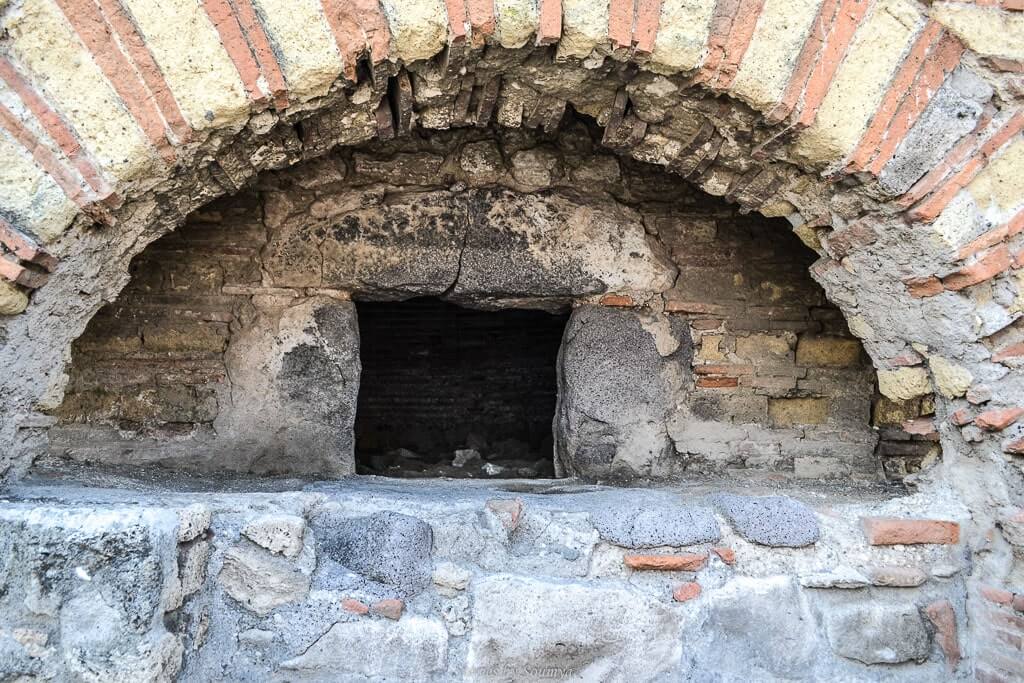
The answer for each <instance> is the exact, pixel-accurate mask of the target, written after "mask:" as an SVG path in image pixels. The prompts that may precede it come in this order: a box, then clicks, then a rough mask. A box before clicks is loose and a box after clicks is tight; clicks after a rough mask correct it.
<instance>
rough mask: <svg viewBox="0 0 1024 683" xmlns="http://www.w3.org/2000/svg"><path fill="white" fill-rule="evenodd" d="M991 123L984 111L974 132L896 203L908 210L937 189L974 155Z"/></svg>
mask: <svg viewBox="0 0 1024 683" xmlns="http://www.w3.org/2000/svg"><path fill="white" fill-rule="evenodd" d="M991 122H992V112H991V110H985V111H984V112H983V113H982V115H981V117H980V118H979V119H978V122H977V123H976V124H975V126H974V130H972V131H971V132H970V133H968V134H967V135H966V136H965V137H964V139H963V140H961V141H960V142H958V143H957V144H956V146H954V147H953V149H951V150H950V151H949V153H948V154H946V158H945V159H943V160H942V161H941V162H939V164H938V165H936V166H935V168H933V169H932V170H930V171H928V173H926V174H925V175H924V177H923V178H921V179H920V180H918V181H917V182H916V183H914V185H913V187H911V188H910V189H909V190H907V192H906V193H904V195H903V196H902V197H900V198H899V200H898V201H897V203H898V204H899V205H900V206H901V207H903V208H905V209H906V208H909V207H911V206H913V205H914V204H916V203H917V202H918V201H920V200H921V199H922V198H923V197H925V196H927V195H928V193H929V192H932V191H933V190H934V189H935V188H936V187H938V185H939V183H941V182H942V181H943V180H944V179H945V178H946V176H948V175H949V174H950V173H951V172H952V171H953V169H954V168H956V167H957V166H958V165H959V164H961V163H963V161H964V160H965V159H967V158H968V157H969V156H970V155H971V154H973V153H974V151H975V149H976V148H977V146H978V140H979V139H980V138H981V133H982V131H984V130H985V129H986V128H987V127H988V125H989V124H990V123H991Z"/></svg>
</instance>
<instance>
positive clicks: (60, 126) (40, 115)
mask: <svg viewBox="0 0 1024 683" xmlns="http://www.w3.org/2000/svg"><path fill="white" fill-rule="evenodd" d="M0 79H3V81H4V82H5V83H7V85H8V87H9V88H10V89H11V90H13V91H14V92H15V94H16V95H17V96H18V98H19V99H20V100H21V101H22V103H23V104H24V105H25V107H26V108H27V109H28V110H29V111H30V112H32V114H33V115H34V116H35V117H36V120H37V121H39V124H40V125H41V126H42V128H43V130H44V131H46V134H47V135H49V136H50V138H51V139H52V140H53V141H54V142H55V143H57V147H59V148H60V151H61V152H63V153H64V154H65V155H66V156H67V157H68V159H70V160H71V163H72V164H73V165H74V167H75V169H76V170H77V171H78V173H79V174H80V175H81V176H82V178H83V179H84V180H85V182H86V183H87V184H88V185H89V187H90V188H92V190H93V192H95V193H96V194H97V195H98V196H100V197H106V196H108V195H109V194H110V193H111V189H110V186H109V185H108V184H107V182H106V181H105V180H104V179H103V175H102V173H101V172H100V170H99V166H98V165H97V164H96V162H95V161H94V160H93V159H91V158H90V157H89V155H88V153H87V152H86V151H85V149H84V148H83V147H82V145H81V144H79V142H78V138H77V137H76V136H75V133H74V131H73V130H72V129H71V127H70V126H68V125H67V123H65V121H64V119H63V118H61V117H60V116H59V115H58V114H57V112H56V111H54V110H53V108H52V107H51V106H50V105H49V104H47V102H46V100H44V99H43V97H42V95H40V93H39V92H38V91H37V90H36V89H35V88H33V87H32V86H31V85H29V83H28V81H26V80H25V78H23V77H22V75H21V74H20V73H19V72H18V70H17V69H16V68H15V67H14V65H13V64H12V63H11V62H10V61H8V60H7V58H6V57H3V56H0ZM43 170H46V169H45V168H44V169H43ZM62 189H63V188H62Z"/></svg>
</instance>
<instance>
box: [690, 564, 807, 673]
mask: <svg viewBox="0 0 1024 683" xmlns="http://www.w3.org/2000/svg"><path fill="white" fill-rule="evenodd" d="M703 598H704V601H705V604H706V606H707V607H706V609H707V612H706V616H705V619H704V621H703V622H702V623H701V624H700V626H699V628H697V629H695V630H694V631H695V632H694V637H692V638H691V639H690V642H689V643H688V644H687V648H686V652H687V655H688V659H689V661H688V664H689V666H690V671H691V672H692V673H693V674H694V675H696V674H697V673H704V674H706V673H707V672H712V671H713V672H715V673H716V674H717V675H719V676H721V678H720V679H718V680H735V681H740V680H745V681H759V680H778V679H787V680H794V679H800V678H803V677H805V676H807V674H808V671H809V670H811V668H812V667H813V664H814V662H815V660H816V658H817V656H818V653H819V646H820V641H819V639H818V634H817V624H816V623H815V618H814V615H813V614H812V612H811V610H810V608H809V607H808V605H807V603H806V600H805V599H804V596H803V594H802V593H801V591H800V590H798V589H797V587H796V586H795V585H794V583H793V581H792V579H790V578H788V577H782V576H779V577H771V578H766V579H757V578H751V577H737V578H735V579H733V580H732V581H730V582H729V583H728V584H726V585H725V586H723V587H722V588H719V589H717V590H709V591H704V592H703ZM722 653H728V656H727V657H723V656H722ZM687 680H701V679H699V678H696V677H694V678H691V679H687Z"/></svg>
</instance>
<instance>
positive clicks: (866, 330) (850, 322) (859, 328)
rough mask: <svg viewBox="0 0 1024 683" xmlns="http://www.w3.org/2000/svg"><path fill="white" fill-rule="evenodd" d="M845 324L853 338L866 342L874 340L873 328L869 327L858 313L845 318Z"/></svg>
mask: <svg viewBox="0 0 1024 683" xmlns="http://www.w3.org/2000/svg"><path fill="white" fill-rule="evenodd" d="M846 324H847V326H848V327H849V328H850V332H851V333H853V336H855V337H857V338H859V339H864V340H867V341H872V340H874V339H875V330H874V328H873V327H871V325H870V324H868V321H867V320H865V319H864V316H862V315H860V314H859V313H857V314H854V315H851V316H850V317H849V318H847V320H846Z"/></svg>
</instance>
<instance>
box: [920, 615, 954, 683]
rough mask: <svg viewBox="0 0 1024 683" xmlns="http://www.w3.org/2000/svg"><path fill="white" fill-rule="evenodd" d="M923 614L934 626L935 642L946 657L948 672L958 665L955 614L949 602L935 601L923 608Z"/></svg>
mask: <svg viewBox="0 0 1024 683" xmlns="http://www.w3.org/2000/svg"><path fill="white" fill-rule="evenodd" d="M924 613H925V615H926V616H927V617H928V619H929V620H930V621H931V622H932V624H934V625H935V640H936V642H938V644H939V647H940V648H942V653H943V654H944V655H945V657H946V664H947V665H948V666H949V670H950V671H956V667H957V665H959V664H960V639H959V638H958V637H957V629H956V613H955V612H954V611H953V605H951V604H950V602H949V600H937V601H935V602H933V603H931V604H930V605H928V606H927V607H925V608H924Z"/></svg>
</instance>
